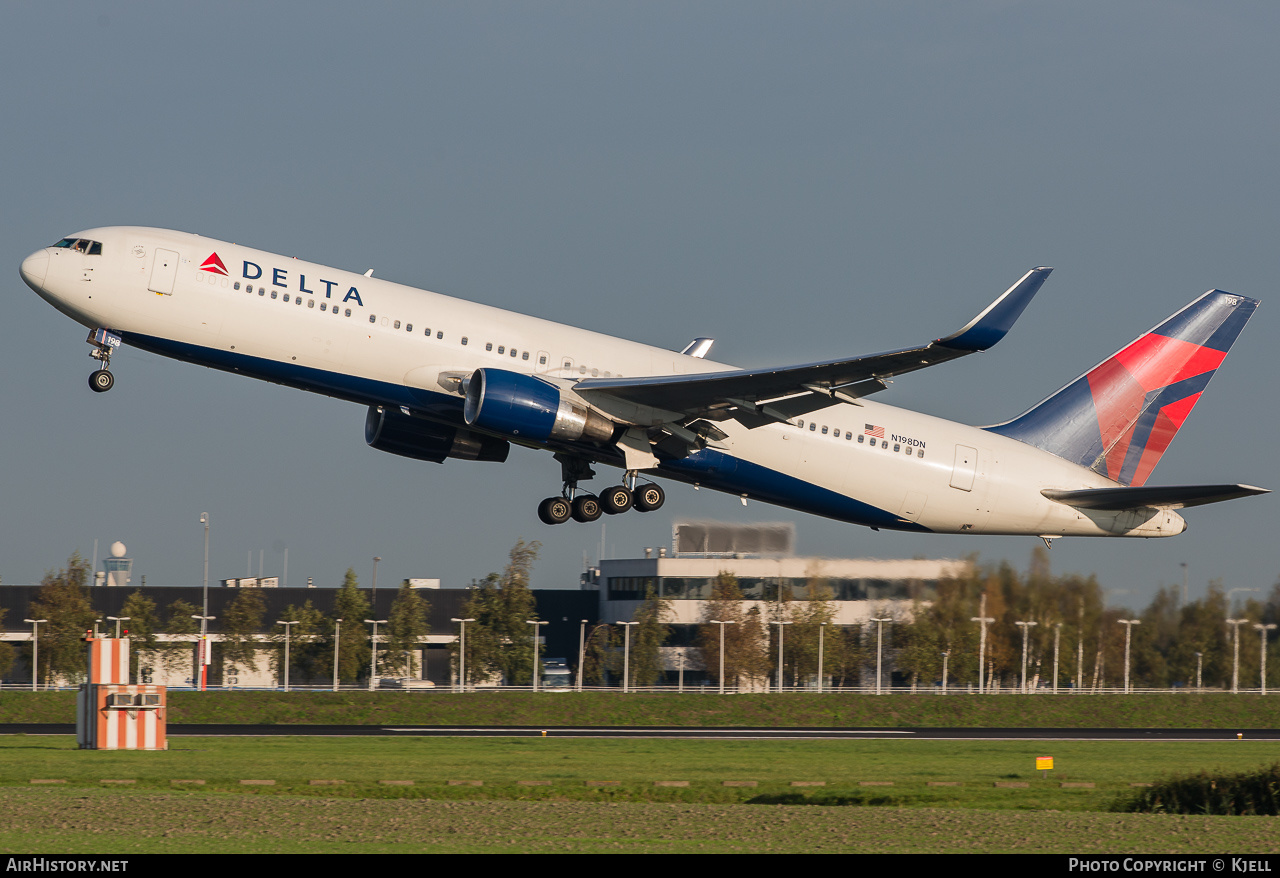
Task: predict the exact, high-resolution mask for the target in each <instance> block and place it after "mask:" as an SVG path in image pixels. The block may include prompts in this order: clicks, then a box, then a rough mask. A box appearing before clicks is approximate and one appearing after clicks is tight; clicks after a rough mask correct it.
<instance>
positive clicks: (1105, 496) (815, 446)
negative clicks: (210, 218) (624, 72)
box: [22, 226, 1265, 542]
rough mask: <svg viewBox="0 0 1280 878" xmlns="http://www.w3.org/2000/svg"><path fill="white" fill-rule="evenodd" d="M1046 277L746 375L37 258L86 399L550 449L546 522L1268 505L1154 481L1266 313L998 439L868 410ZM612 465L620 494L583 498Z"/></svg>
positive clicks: (314, 290) (232, 285)
mask: <svg viewBox="0 0 1280 878" xmlns="http://www.w3.org/2000/svg"><path fill="white" fill-rule="evenodd" d="M1049 272H1050V269H1048V268H1034V269H1032V270H1031V271H1028V272H1027V273H1026V274H1025V275H1023V277H1022V278H1020V279H1019V280H1018V281H1017V283H1015V284H1014V285H1013V286H1012V287H1010V288H1009V289H1008V291H1007V292H1005V293H1004V294H1003V295H1002V296H1000V297H999V298H998V299H996V300H995V301H994V302H992V303H991V304H990V305H989V306H987V308H986V309H984V310H983V311H982V312H981V313H980V314H978V316H976V317H975V318H973V320H971V321H970V322H969V323H968V324H967V325H965V326H964V327H963V328H962V329H960V330H959V331H957V332H954V333H952V334H951V335H948V336H945V337H943V338H939V339H937V340H935V341H931V342H928V343H926V344H921V345H919V346H916V347H911V348H906V349H903V350H896V351H888V352H885V353H876V354H867V355H861V356H846V357H839V358H836V359H830V360H821V361H818V362H812V363H803V364H799V365H793V366H781V367H777V368H766V369H738V368H734V367H732V366H728V365H724V364H721V363H715V362H712V361H710V360H708V359H706V357H705V355H706V353H707V350H708V349H709V348H710V346H711V340H710V339H705V338H700V339H695V340H694V341H693V342H692V343H691V344H690V345H689V346H688V347H687V348H685V349H684V350H682V351H669V350H663V349H661V348H656V347H651V346H649V345H644V344H638V343H636V342H632V341H627V340H624V339H619V338H612V337H609V336H606V335H602V334H599V333H595V332H588V331H586V330H582V329H575V328H573V327H570V326H566V325H563V324H559V323H552V322H550V321H547V320H540V319H538V318H535V317H528V316H525V315H522V314H516V313H512V312H510V311H503V310H500V309H497V308H492V307H488V306H485V305H479V304H475V303H472V302H466V301H462V300H459V299H454V298H450V297H448V296H442V295H439V294H437V293H431V292H427V291H425V290H418V289H413V288H411V287H406V286H402V285H400V284H395V283H390V282H387V281H384V280H380V279H376V278H374V277H373V276H372V271H369V272H366V273H365V274H363V275H361V274H353V273H351V272H347V271H342V270H340V269H336V268H329V267H326V266H323V265H317V264H315V263H310V262H303V261H301V260H299V259H296V258H289V257H285V256H278V255H276V254H273V253H267V252H264V251H261V250H253V249H250V248H249V247H244V246H241V245H239V244H230V243H227V242H225V241H215V240H210V239H208V238H203V237H200V236H198V235H193V234H186V233H183V232H173V231H165V230H162V229H150V228H137V227H131V226H121V227H112V228H100V229H91V230H88V231H84V232H79V233H77V234H75V235H73V236H71V237H68V238H64V239H62V240H61V241H59V242H58V243H57V244H54V245H53V246H52V247H46V248H44V249H41V250H37V251H36V252H34V253H32V254H31V255H30V256H28V257H27V258H26V260H24V261H23V263H22V278H23V280H24V281H26V283H27V284H28V285H29V286H30V287H31V288H32V289H33V290H35V291H36V292H37V293H38V294H39V295H40V296H42V297H43V298H44V299H46V300H47V301H48V302H49V303H50V304H51V305H53V306H54V307H55V308H57V309H58V310H59V311H61V312H63V313H64V314H66V315H67V316H68V317H70V318H72V319H73V320H75V321H77V322H78V323H81V324H83V325H84V326H86V327H88V328H89V330H90V332H89V338H88V342H89V344H90V345H91V346H92V350H91V352H90V356H91V357H93V358H94V359H96V360H97V361H98V363H99V367H100V368H98V369H97V371H95V372H93V373H92V375H90V377H89V386H90V387H92V388H93V389H94V390H95V391H98V392H104V391H107V390H110V389H111V386H112V384H113V383H114V380H115V379H114V377H113V376H112V373H111V372H110V371H109V369H108V367H109V365H110V363H111V359H112V357H113V356H114V355H115V354H116V353H117V351H118V350H119V348H120V347H121V346H122V345H125V346H132V347H137V348H141V349H143V350H146V351H151V352H153V353H157V354H161V355H163V356H166V357H171V358H173V359H177V360H185V361H187V362H190V363H197V364H199V365H202V366H209V367H211V368H214V369H221V370H223V371H227V372H235V373H238V374H241V375H248V376H251V377H253V378H259V379H262V380H264V381H272V382H275V383H277V384H285V385H288V386H290V387H296V388H298V389H301V390H309V391H311V392H313V393H323V394H327V395H329V396H334V397H337V398H339V399H345V400H348V401H350V402H354V403H358V404H360V405H363V406H366V407H367V414H366V415H365V428H364V432H365V441H366V442H368V444H369V445H371V446H373V447H374V448H376V449H379V450H382V451H388V452H390V453H392V454H398V455H402V456H404V457H408V458H413V459H416V460H422V461H431V462H434V463H443V462H444V461H445V460H446V459H447V458H451V457H452V458H458V459H462V460H479V461H498V462H500V461H503V460H505V459H506V457H507V453H508V451H509V449H510V447H511V444H512V443H516V444H519V445H524V446H527V447H530V448H538V449H543V450H546V451H550V452H551V453H552V454H553V455H554V456H555V459H556V460H557V461H559V463H560V467H561V481H562V483H563V488H562V491H561V493H560V494H559V495H556V496H553V497H549V498H547V499H546V500H544V501H542V503H541V505H540V506H539V507H538V515H539V517H540V518H541V519H542V521H544V522H546V523H547V524H559V523H562V522H564V521H567V520H568V519H569V518H573V519H575V520H577V521H583V522H586V521H593V520H595V519H597V518H599V517H600V515H601V514H602V513H607V514H615V515H616V514H619V513H623V512H626V511H628V510H630V509H637V510H639V511H641V512H648V511H652V510H654V509H657V508H658V507H660V506H661V505H662V503H663V499H664V494H663V491H662V489H661V488H660V487H659V486H658V485H657V484H655V483H653V482H651V481H648V480H647V478H648V477H655V476H656V477H663V478H667V479H675V480H677V481H681V482H686V483H689V484H693V485H695V486H704V487H708V488H713V489H715V490H718V491H723V492H726V493H729V494H734V495H738V496H739V497H741V498H742V499H743V501H744V502H745V501H746V500H747V499H748V498H752V499H758V500H762V501H765V502H767V503H773V504H776V505H779V506H785V507H788V508H790V509H797V510H800V511H803V512H809V513H813V514H815V515H822V516H826V517H828V518H833V519H837V520H840V521H846V522H849V523H851V524H859V525H866V526H868V527H871V528H890V529H894V530H903V531H919V532H930V531H932V532H937V533H974V534H1028V535H1032V536H1037V537H1040V538H1042V539H1044V540H1045V541H1046V542H1048V541H1049V540H1052V539H1054V538H1056V537H1061V536H1068V535H1071V536H1126V537H1166V536H1174V535H1176V534H1179V533H1182V531H1183V530H1185V529H1186V523H1185V522H1184V520H1183V519H1182V517H1181V516H1180V515H1179V514H1178V512H1177V511H1175V510H1178V509H1181V508H1183V507H1187V506H1196V505H1199V504H1204V503H1212V502H1216V501H1219V500H1228V499H1232V498H1236V497H1244V496H1247V495H1250V494H1259V493H1265V491H1264V490H1263V489H1261V488H1254V487H1250V486H1248V485H1233V484H1226V485H1195V486H1173V487H1153V486H1150V485H1148V484H1147V482H1148V480H1149V478H1150V477H1151V473H1152V470H1153V469H1154V468H1155V465H1156V464H1157V463H1158V462H1159V461H1160V457H1161V455H1163V454H1164V452H1165V450H1166V449H1167V448H1168V446H1169V443H1170V442H1171V441H1172V440H1173V437H1174V435H1175V434H1176V433H1177V432H1178V429H1179V428H1180V427H1181V426H1182V424H1183V422H1184V421H1185V420H1186V418H1187V416H1188V414H1190V412H1191V409H1192V407H1193V406H1194V405H1195V403H1196V401H1197V400H1198V399H1199V397H1200V394H1201V393H1202V392H1203V391H1204V388H1205V386H1206V385H1207V384H1208V383H1209V379H1210V378H1211V377H1213V374H1214V371H1215V370H1216V369H1217V367H1218V365H1219V364H1220V363H1221V362H1222V360H1223V358H1224V357H1226V354H1227V351H1228V350H1229V349H1230V347H1231V345H1232V343H1233V342H1234V341H1235V339H1236V336H1237V335H1239V333H1240V331H1241V329H1243V328H1244V325H1245V323H1246V322H1247V321H1248V320H1249V317H1250V316H1251V315H1252V314H1253V312H1254V310H1255V309H1256V308H1257V306H1258V302H1257V301H1256V300H1254V299H1249V298H1245V297H1244V296H1237V295H1232V294H1230V293H1225V292H1222V291H1220V290H1210V291H1209V292H1207V293H1205V294H1204V295H1203V296H1201V297H1200V298H1198V299H1196V300H1195V301H1194V302H1192V303H1191V304H1190V305H1188V306H1186V307H1185V308H1183V309H1182V310H1181V311H1179V312H1178V313H1176V314H1174V315H1173V316H1172V317H1170V318H1168V319H1167V320H1165V321H1164V322H1163V323H1161V324H1160V325H1159V326H1157V327H1156V328H1155V329H1152V330H1151V331H1150V332H1147V333H1144V334H1143V335H1141V336H1139V337H1138V338H1137V339H1136V340H1134V341H1133V342H1132V343H1130V344H1129V345H1127V346H1126V347H1125V348H1123V349H1122V350H1120V351H1119V352H1117V353H1116V354H1115V355H1113V356H1111V357H1109V358H1108V359H1107V360H1105V361H1104V362H1103V363H1101V364H1099V365H1098V366H1095V367H1094V368H1092V369H1090V370H1089V371H1088V372H1086V373H1085V374H1084V375H1083V376H1081V377H1079V378H1077V379H1076V380H1074V381H1072V382H1071V383H1070V384H1068V385H1067V386H1065V387H1064V388H1062V389H1061V390H1059V391H1058V392H1057V393H1055V394H1053V395H1052V396H1050V397H1049V398H1048V399H1046V400H1044V401H1043V402H1041V403H1040V404H1038V405H1036V406H1034V407H1033V408H1031V409H1029V410H1028V411H1026V412H1025V413H1023V414H1021V415H1019V416H1018V417H1016V418H1014V419H1013V420H1011V421H1007V422H1005V423H1003V424H997V425H995V426H989V427H970V426H965V425H963V424H958V423H953V422H951V421H946V420H942V419H939V418H935V417H930V416H929V415H925V414H920V413H917V412H912V411H907V410H904V409H899V408H894V407H891V406H888V405H884V404H882V403H879V402H876V401H874V400H872V399H870V397H871V396H872V395H873V394H876V393H878V392H879V391H882V390H884V389H885V386H886V384H887V382H888V380H889V379H890V378H892V377H893V376H896V375H902V374H904V373H907V372H914V371H916V370H919V369H923V368H926V367H928V366H935V365H938V364H939V363H944V362H946V361H948V360H954V359H956V358H958V357H963V356H966V355H968V354H972V353H975V352H977V351H984V350H986V349H988V348H990V347H991V346H992V345H994V344H995V343H996V342H998V341H999V340H1000V339H1001V338H1003V337H1004V335H1005V333H1006V332H1008V331H1009V328H1010V327H1011V326H1012V325H1013V323H1014V321H1015V320H1016V319H1017V318H1018V316H1019V315H1020V314H1021V313H1022V311H1023V309H1024V308H1025V307H1026V306H1027V304H1028V303H1029V302H1030V301H1031V298H1032V297H1033V296H1034V295H1035V294H1036V292H1037V291H1038V290H1039V289H1040V287H1041V285H1042V284H1043V283H1044V281H1045V279H1046V278H1047V277H1048V276H1049ZM598 465H604V466H610V467H616V468H617V469H620V470H622V471H623V477H622V479H621V480H620V482H619V483H618V484H615V485H613V486H611V487H605V488H604V489H603V490H598V491H596V492H595V493H591V492H588V491H586V490H584V489H582V488H581V487H580V484H581V483H582V482H584V481H587V480H589V479H591V478H593V477H594V476H595V471H594V470H593V467H594V466H598ZM642 476H643V477H645V480H643V481H642V480H641V479H642Z"/></svg>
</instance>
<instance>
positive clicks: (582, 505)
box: [572, 494, 602, 524]
mask: <svg viewBox="0 0 1280 878" xmlns="http://www.w3.org/2000/svg"><path fill="white" fill-rule="evenodd" d="M572 505H573V512H572V515H573V520H574V521H580V522H582V523H583V524H586V523H587V522H589V521H595V520H596V519H597V518H599V517H600V513H601V511H602V510H601V509H600V500H599V499H598V498H597V497H593V496H592V495H591V494H579V495H578V496H577V497H574V498H573V504H572Z"/></svg>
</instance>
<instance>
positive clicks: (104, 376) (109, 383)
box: [89, 369, 116, 393]
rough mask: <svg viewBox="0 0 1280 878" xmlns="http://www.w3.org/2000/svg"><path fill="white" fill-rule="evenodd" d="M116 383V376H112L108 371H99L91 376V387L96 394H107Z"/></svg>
mask: <svg viewBox="0 0 1280 878" xmlns="http://www.w3.org/2000/svg"><path fill="white" fill-rule="evenodd" d="M115 383H116V376H114V375H112V374H111V373H110V372H108V371H107V370H106V369H99V370H98V371H96V372H91V373H90V374H89V386H90V387H92V388H93V390H94V392H95V393H106V392H107V391H108V390H110V389H111V388H112V387H113V386H114V385H115Z"/></svg>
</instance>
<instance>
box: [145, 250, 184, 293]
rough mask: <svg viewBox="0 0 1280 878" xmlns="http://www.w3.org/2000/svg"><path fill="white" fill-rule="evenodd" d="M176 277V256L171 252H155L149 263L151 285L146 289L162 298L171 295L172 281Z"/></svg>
mask: <svg viewBox="0 0 1280 878" xmlns="http://www.w3.org/2000/svg"><path fill="white" fill-rule="evenodd" d="M177 276H178V254H177V253H175V252H174V251H172V250H156V255H155V261H154V262H152V263H151V283H149V284H147V289H149V290H151V292H153V293H157V294H159V295H162V296H172V295H173V281H174V279H175V278H177Z"/></svg>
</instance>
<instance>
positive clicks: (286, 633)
mask: <svg viewBox="0 0 1280 878" xmlns="http://www.w3.org/2000/svg"><path fill="white" fill-rule="evenodd" d="M276 624H277V625H283V626H284V691H286V692H288V691H289V634H290V633H291V632H292V631H293V629H292V628H290V627H289V626H290V625H297V624H298V622H297V620H296V619H295V620H294V621H292V622H285V621H283V620H280V621H277V622H276Z"/></svg>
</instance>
